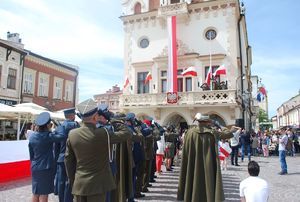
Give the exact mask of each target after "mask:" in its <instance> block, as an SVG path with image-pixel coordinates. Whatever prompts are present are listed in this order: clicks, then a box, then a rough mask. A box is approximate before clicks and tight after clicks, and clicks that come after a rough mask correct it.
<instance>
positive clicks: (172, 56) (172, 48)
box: [167, 16, 177, 93]
mask: <svg viewBox="0 0 300 202" xmlns="http://www.w3.org/2000/svg"><path fill="white" fill-rule="evenodd" d="M167 22H168V40H169V43H168V56H169V58H168V89H169V92H171V93H173V92H175V93H176V92H177V41H176V16H169V17H168V18H167Z"/></svg>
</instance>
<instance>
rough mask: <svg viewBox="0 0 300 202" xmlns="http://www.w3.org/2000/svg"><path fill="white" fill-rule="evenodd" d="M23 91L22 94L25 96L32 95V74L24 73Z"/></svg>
mask: <svg viewBox="0 0 300 202" xmlns="http://www.w3.org/2000/svg"><path fill="white" fill-rule="evenodd" d="M23 85H24V89H23V92H24V93H26V94H33V75H32V73H29V72H25V73H24V84H23Z"/></svg>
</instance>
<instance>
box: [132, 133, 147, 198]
mask: <svg viewBox="0 0 300 202" xmlns="http://www.w3.org/2000/svg"><path fill="white" fill-rule="evenodd" d="M135 129H136V131H137V135H136V139H137V138H138V139H137V140H136V141H138V142H140V143H141V148H142V150H143V153H145V149H144V148H145V147H144V145H145V137H144V136H143V135H142V133H141V131H140V129H139V128H135ZM134 141H135V140H134ZM141 161H142V162H141V163H140V166H139V167H138V168H137V170H136V182H135V193H141V192H142V189H143V178H144V170H145V167H144V166H145V159H142V160H141Z"/></svg>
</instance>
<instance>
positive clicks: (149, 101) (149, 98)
mask: <svg viewBox="0 0 300 202" xmlns="http://www.w3.org/2000/svg"><path fill="white" fill-rule="evenodd" d="M178 96H179V100H178V103H177V104H175V105H172V104H168V103H167V95H166V93H158V94H134V95H122V96H121V98H120V107H121V108H132V107H166V106H190V107H196V106H197V105H198V106H205V105H207V106H209V105H219V106H230V105H236V104H237V103H236V91H235V90H213V91H199V92H179V93H178Z"/></svg>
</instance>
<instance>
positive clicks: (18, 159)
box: [0, 140, 31, 183]
mask: <svg viewBox="0 0 300 202" xmlns="http://www.w3.org/2000/svg"><path fill="white" fill-rule="evenodd" d="M0 171H1V172H0V183H3V182H8V181H11V180H16V179H21V178H24V177H29V176H30V174H31V172H30V160H29V150H28V140H20V141H0Z"/></svg>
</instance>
